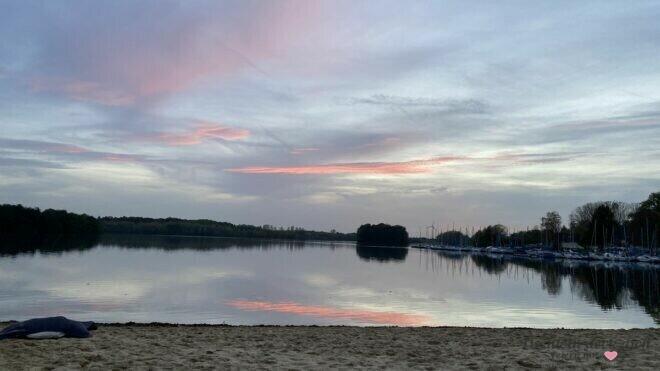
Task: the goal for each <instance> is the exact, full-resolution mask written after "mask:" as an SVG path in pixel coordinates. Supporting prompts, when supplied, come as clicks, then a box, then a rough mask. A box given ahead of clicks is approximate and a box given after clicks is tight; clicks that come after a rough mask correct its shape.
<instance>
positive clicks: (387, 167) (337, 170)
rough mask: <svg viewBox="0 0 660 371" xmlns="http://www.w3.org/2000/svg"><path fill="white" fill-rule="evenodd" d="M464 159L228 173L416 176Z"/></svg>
mask: <svg viewBox="0 0 660 371" xmlns="http://www.w3.org/2000/svg"><path fill="white" fill-rule="evenodd" d="M460 159H462V157H455V156H446V157H434V158H431V159H426V160H414V161H403V162H353V163H337V164H322V165H304V166H279V167H278V166H273V167H268V166H264V167H257V166H251V167H242V168H234V169H227V170H226V171H229V172H233V173H242V174H287V175H312V174H314V175H330V174H414V173H428V172H430V171H432V170H433V169H432V167H433V166H434V165H441V164H444V163H447V162H451V161H456V160H460Z"/></svg>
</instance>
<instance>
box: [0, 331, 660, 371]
mask: <svg viewBox="0 0 660 371" xmlns="http://www.w3.org/2000/svg"><path fill="white" fill-rule="evenodd" d="M5 325H6V324H0V326H1V327H4V326H5ZM607 350H615V351H617V352H618V356H617V358H616V359H615V360H613V361H609V360H607V359H606V358H605V357H604V355H603V352H605V351H607ZM80 368H85V369H103V370H109V369H168V368H169V369H191V368H192V369H287V370H288V369H300V370H309V369H331V368H340V369H397V370H400V369H421V370H439V369H442V370H446V369H488V370H501V369H507V370H509V369H530V368H535V369H567V368H569V369H570V368H579V369H585V368H586V369H601V368H612V369H636V370H640V369H649V370H652V369H659V368H660V329H642V330H563V329H555V330H539V329H506V328H505V329H486V328H459V327H434V328H431V327H418V328H404V327H341V326H336V327H335V326H331V327H314V326H290V327H278V326H207V325H193V326H185V325H182V326H176V325H166V324H152V325H146V324H124V325H116V324H115V325H100V326H99V329H98V330H96V331H94V336H93V337H92V338H89V339H59V340H38V341H36V340H5V341H0V369H2V370H24V369H48V370H53V369H54V370H68V369H80Z"/></svg>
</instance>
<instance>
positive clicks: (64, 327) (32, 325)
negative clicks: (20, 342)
mask: <svg viewBox="0 0 660 371" xmlns="http://www.w3.org/2000/svg"><path fill="white" fill-rule="evenodd" d="M95 329H96V324H94V322H78V321H73V320H70V319H68V318H66V317H61V316H60V317H48V318H34V319H30V320H27V321H23V322H16V323H13V324H11V325H9V326H7V327H6V328H5V329H3V330H2V331H0V340H2V339H10V338H29V339H56V338H60V337H72V338H86V337H90V336H92V335H91V333H90V332H89V330H95Z"/></svg>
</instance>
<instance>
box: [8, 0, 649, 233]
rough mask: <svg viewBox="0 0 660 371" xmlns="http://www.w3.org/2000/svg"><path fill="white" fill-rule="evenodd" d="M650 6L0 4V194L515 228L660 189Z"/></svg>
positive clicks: (337, 222)
mask: <svg viewBox="0 0 660 371" xmlns="http://www.w3.org/2000/svg"><path fill="white" fill-rule="evenodd" d="M658 19H660V3H658V2H657V1H656V2H645V1H635V2H618V1H617V2H608V1H596V2H590V1H566V2H562V1H553V2H545V3H540V2H535V3H532V2H528V1H511V2H491V1H486V2H476V1H470V2H464V1H456V2H452V1H443V2H440V1H438V2H426V1H417V2H404V1H392V2H388V1H243V0H242V1H223V2H220V1H165V0H158V1H148V0H140V1H134V0H131V1H105V2H100V1H5V0H0V203H22V204H25V205H30V206H38V207H41V208H47V207H54V208H65V209H69V210H72V211H77V212H87V213H90V214H92V215H115V216H119V215H137V216H154V217H165V216H176V217H184V218H211V219H216V220H225V221H230V222H234V223H249V224H274V225H285V226H287V225H296V226H303V227H306V228H315V229H324V230H329V229H331V228H335V229H338V230H340V231H351V230H354V229H355V228H356V226H358V225H359V224H360V223H363V222H377V221H385V222H390V223H399V224H403V225H406V226H407V227H408V228H409V229H411V230H412V231H411V232H414V234H416V233H417V228H418V226H424V225H430V224H431V223H432V222H435V223H436V224H437V223H441V224H443V225H447V223H452V222H455V223H456V224H457V225H464V226H467V225H470V226H473V225H475V226H479V225H484V224H487V223H496V222H499V223H503V224H507V225H509V226H511V227H512V228H522V227H524V226H526V225H534V224H535V223H538V219H539V217H540V216H541V215H542V214H543V213H545V212H546V211H548V210H552V209H555V210H558V211H559V212H560V213H561V214H562V215H563V216H564V217H567V216H568V213H569V212H570V211H571V210H572V209H573V208H574V207H575V206H577V205H579V204H581V203H584V202H588V201H594V200H600V199H607V200H609V199H615V200H622V201H637V200H641V199H643V198H645V197H646V196H647V195H648V194H649V193H650V192H652V191H658V190H660V64H659V62H658V61H659V60H660V22H658Z"/></svg>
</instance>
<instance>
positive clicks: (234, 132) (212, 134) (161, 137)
mask: <svg viewBox="0 0 660 371" xmlns="http://www.w3.org/2000/svg"><path fill="white" fill-rule="evenodd" d="M249 136H250V131H249V130H247V129H242V128H235V127H230V126H225V125H220V124H216V123H213V122H208V121H198V122H197V127H196V128H195V129H193V130H191V131H188V132H183V133H157V134H155V135H152V136H149V139H150V140H153V141H155V142H160V143H164V144H167V145H170V146H191V145H195V144H200V143H202V142H204V141H207V140H225V141H236V140H241V139H245V138H247V137H249Z"/></svg>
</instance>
